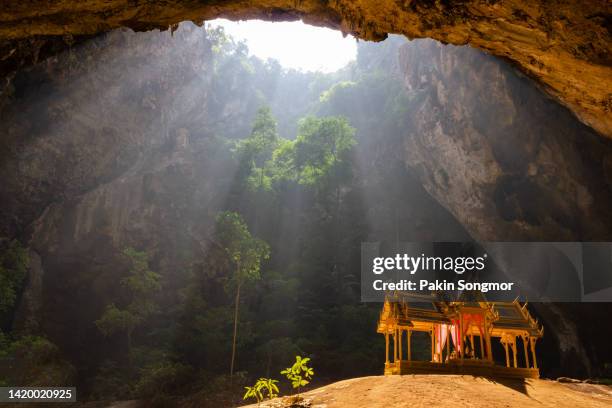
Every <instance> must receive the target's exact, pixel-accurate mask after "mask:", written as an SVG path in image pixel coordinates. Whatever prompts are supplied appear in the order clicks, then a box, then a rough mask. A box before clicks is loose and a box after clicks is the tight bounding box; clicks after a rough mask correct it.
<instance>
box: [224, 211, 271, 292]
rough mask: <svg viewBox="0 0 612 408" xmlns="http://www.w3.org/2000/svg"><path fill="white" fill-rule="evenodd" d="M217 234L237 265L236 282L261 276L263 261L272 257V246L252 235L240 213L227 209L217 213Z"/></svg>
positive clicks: (234, 280)
mask: <svg viewBox="0 0 612 408" xmlns="http://www.w3.org/2000/svg"><path fill="white" fill-rule="evenodd" d="M216 236H217V238H218V240H219V242H220V244H221V245H222V246H223V248H224V250H225V252H226V253H227V256H228V257H229V258H230V259H231V261H232V262H233V263H234V265H235V266H236V269H235V273H234V275H233V277H232V281H233V282H234V283H235V284H237V285H240V284H241V283H242V282H243V281H244V280H257V279H259V278H260V277H261V275H260V268H261V262H262V261H263V260H266V259H268V258H269V257H270V247H269V245H268V244H266V243H265V242H264V241H262V240H261V239H258V238H255V237H253V236H252V235H251V233H250V232H249V229H248V227H247V225H246V223H245V222H244V220H243V219H242V216H240V214H238V213H235V212H231V211H225V212H222V213H220V214H219V215H217V220H216Z"/></svg>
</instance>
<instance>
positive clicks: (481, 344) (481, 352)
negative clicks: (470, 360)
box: [478, 333, 485, 360]
mask: <svg viewBox="0 0 612 408" xmlns="http://www.w3.org/2000/svg"><path fill="white" fill-rule="evenodd" d="M478 338H479V339H480V358H481V359H483V360H484V359H485V349H484V340H483V339H482V333H480V336H478Z"/></svg>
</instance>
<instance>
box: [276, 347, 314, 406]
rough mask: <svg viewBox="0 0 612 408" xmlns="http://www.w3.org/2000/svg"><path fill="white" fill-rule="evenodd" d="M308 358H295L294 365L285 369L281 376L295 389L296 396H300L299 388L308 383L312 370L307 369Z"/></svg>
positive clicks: (312, 373)
mask: <svg viewBox="0 0 612 408" xmlns="http://www.w3.org/2000/svg"><path fill="white" fill-rule="evenodd" d="M309 361H310V358H302V357H301V356H295V363H294V364H293V366H291V367H287V368H286V369H284V370H283V371H281V374H282V375H284V376H285V377H287V379H288V380H289V381H291V386H292V387H293V388H294V389H297V392H298V396H299V394H300V387H304V386H306V385H308V383H310V380H312V376H313V375H314V370H313V369H312V368H311V367H308V362H309Z"/></svg>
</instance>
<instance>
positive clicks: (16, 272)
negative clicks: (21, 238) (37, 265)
mask: <svg viewBox="0 0 612 408" xmlns="http://www.w3.org/2000/svg"><path fill="white" fill-rule="evenodd" d="M2 244H3V245H2V246H3V247H4V248H3V249H2V251H1V252H0V316H1V315H2V314H4V313H7V312H10V311H11V310H12V308H13V306H14V305H15V301H16V300H17V294H18V293H19V291H20V290H21V287H22V285H23V282H24V280H25V276H26V271H27V268H28V252H27V251H26V250H25V249H24V248H23V247H22V246H21V244H20V243H19V242H18V241H16V240H13V241H10V242H6V243H2ZM4 244H6V245H4Z"/></svg>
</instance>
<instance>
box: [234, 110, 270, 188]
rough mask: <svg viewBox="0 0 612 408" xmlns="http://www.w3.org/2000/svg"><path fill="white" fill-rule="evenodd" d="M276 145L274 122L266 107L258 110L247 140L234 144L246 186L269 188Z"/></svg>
mask: <svg viewBox="0 0 612 408" xmlns="http://www.w3.org/2000/svg"><path fill="white" fill-rule="evenodd" d="M277 145H278V133H277V131H276V121H275V120H274V118H273V117H272V111H271V110H270V108H269V107H268V106H263V107H261V108H259V110H258V111H257V114H256V115H255V120H254V121H253V128H252V130H251V134H250V136H249V137H248V138H246V139H242V140H240V141H239V142H238V143H236V148H235V154H236V156H237V158H238V159H239V160H240V163H241V165H242V166H243V171H245V172H246V173H247V176H248V177H247V185H248V186H249V187H250V188H252V189H256V188H257V189H261V190H267V189H269V187H270V182H269V177H267V175H266V173H267V172H268V171H269V168H270V165H271V162H270V160H271V159H272V154H273V152H274V149H276V147H277Z"/></svg>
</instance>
